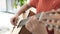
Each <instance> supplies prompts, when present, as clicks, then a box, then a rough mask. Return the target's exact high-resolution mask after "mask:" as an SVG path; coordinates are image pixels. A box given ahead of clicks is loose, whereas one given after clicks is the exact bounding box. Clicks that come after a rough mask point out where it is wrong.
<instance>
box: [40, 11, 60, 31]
mask: <svg viewBox="0 0 60 34" xmlns="http://www.w3.org/2000/svg"><path fill="white" fill-rule="evenodd" d="M40 22H41V23H43V24H44V25H46V26H48V27H49V28H53V29H57V30H60V10H54V11H48V12H44V14H43V16H42V17H41V20H40Z"/></svg>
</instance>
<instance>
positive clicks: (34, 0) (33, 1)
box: [30, 0, 39, 7]
mask: <svg viewBox="0 0 60 34" xmlns="http://www.w3.org/2000/svg"><path fill="white" fill-rule="evenodd" d="M38 1H39V0H30V5H31V6H32V7H36V5H37V4H38Z"/></svg>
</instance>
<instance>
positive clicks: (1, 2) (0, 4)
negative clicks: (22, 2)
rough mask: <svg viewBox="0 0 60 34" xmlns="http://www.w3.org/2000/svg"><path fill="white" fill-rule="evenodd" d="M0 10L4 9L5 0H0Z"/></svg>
mask: <svg viewBox="0 0 60 34" xmlns="http://www.w3.org/2000/svg"><path fill="white" fill-rule="evenodd" d="M0 11H6V0H0Z"/></svg>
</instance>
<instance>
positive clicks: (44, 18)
mask: <svg viewBox="0 0 60 34" xmlns="http://www.w3.org/2000/svg"><path fill="white" fill-rule="evenodd" d="M29 14H30V15H28V16H29V17H30V16H32V15H33V16H36V17H37V19H39V21H40V23H42V24H43V25H45V26H47V27H48V28H52V29H57V30H58V31H59V29H60V10H59V11H58V10H54V11H48V12H41V13H39V14H35V13H33V12H30V13H29ZM29 17H27V18H25V19H23V20H20V21H18V26H17V27H16V29H17V30H16V29H15V28H14V30H15V31H14V30H13V32H12V33H13V34H32V33H31V32H29V31H28V30H27V29H26V28H25V26H24V25H25V24H26V23H27V20H29Z"/></svg>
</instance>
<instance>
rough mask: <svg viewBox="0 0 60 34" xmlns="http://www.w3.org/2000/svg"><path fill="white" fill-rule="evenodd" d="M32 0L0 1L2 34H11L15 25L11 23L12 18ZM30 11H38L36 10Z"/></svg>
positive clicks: (0, 31) (0, 30)
mask: <svg viewBox="0 0 60 34" xmlns="http://www.w3.org/2000/svg"><path fill="white" fill-rule="evenodd" d="M29 2H30V0H0V34H9V32H10V30H12V28H13V25H11V23H10V18H11V17H13V16H14V15H15V13H16V12H17V11H18V10H19V9H20V7H21V6H23V5H24V4H26V3H29ZM29 10H32V11H34V12H35V11H36V9H35V8H33V7H32V8H30V9H29Z"/></svg>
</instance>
